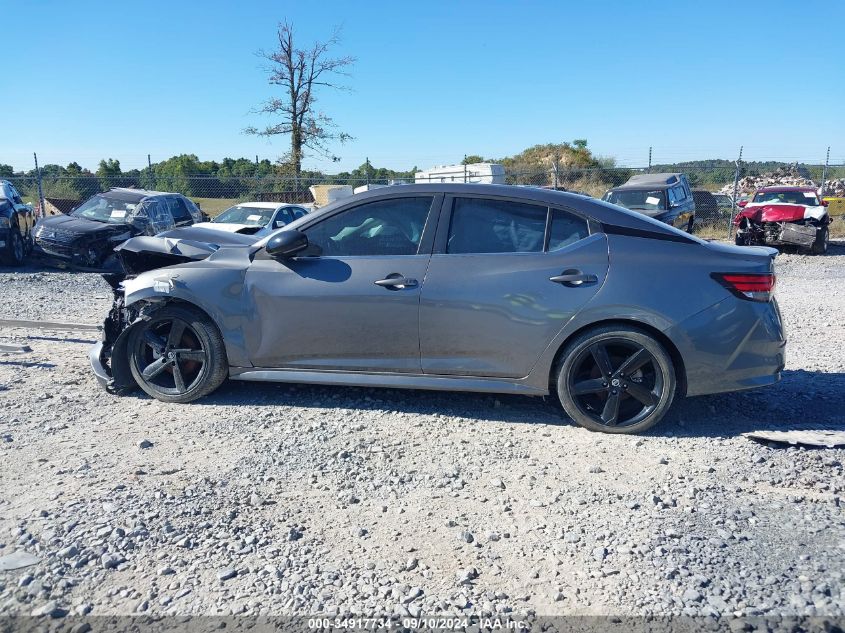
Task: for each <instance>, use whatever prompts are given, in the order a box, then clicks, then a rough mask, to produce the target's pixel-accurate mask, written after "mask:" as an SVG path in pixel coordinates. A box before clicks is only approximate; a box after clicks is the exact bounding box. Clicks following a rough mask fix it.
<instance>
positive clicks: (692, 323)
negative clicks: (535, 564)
mask: <svg viewBox="0 0 845 633" xmlns="http://www.w3.org/2000/svg"><path fill="white" fill-rule="evenodd" d="M776 254H777V251H776V250H775V249H771V248H763V247H757V248H739V247H736V246H733V245H725V244H718V243H709V242H705V241H703V240H700V239H698V238H696V237H694V236H692V235H688V234H687V233H684V232H682V231H679V230H677V229H675V228H673V227H670V226H667V225H665V224H663V223H661V222H657V221H655V220H652V219H651V218H648V217H646V216H644V215H642V214H639V213H634V212H631V211H628V210H626V209H623V208H621V207H618V206H615V205H611V204H607V203H604V202H601V201H599V200H595V199H592V198H587V197H584V196H580V195H577V194H571V193H564V192H558V191H547V190H543V189H539V188H521V187H513V186H507V185H484V184H451V183H443V184H419V185H416V184H415V185H401V186H392V187H384V188H380V189H376V190H373V191H369V192H365V193H361V194H357V195H355V196H353V197H347V198H343V199H341V200H338V201H336V202H334V203H331V204H329V205H327V206H326V207H324V208H322V209H321V210H320V211H317V212H315V213H311V214H308V215H306V216H304V217H302V218H300V219H299V220H295V221H294V222H292V223H291V224H289V225H287V226H286V227H284V228H283V229H280V230H278V231H275V232H273V233H272V234H270V235H269V236H267V237H264V238H261V239H258V240H254V239H253V236H246V235H240V234H238V233H224V232H222V231H214V230H211V229H204V228H194V227H190V228H187V229H177V230H176V231H172V232H169V234H164V235H160V236H156V237H146V236H143V237H136V238H133V239H131V240H128V241H127V242H126V243H124V244H123V245H121V246H120V247H119V248H118V249H117V256H118V257H119V258H120V259H121V261H122V262H123V265H124V268H125V269H126V273H127V274H126V277H125V279H120V278H119V276H115V277H112V278H111V280H110V281H111V283H112V287H113V288H114V290H115V301H114V305H113V307H112V310H111V312H110V314H109V316H108V318H107V319H106V321H105V324H104V332H103V340H102V341H101V342H99V343H97V344H96V345H95V346H94V347H93V348H92V349H91V351H90V354H89V359H90V362H91V366H92V368H93V370H94V373H95V375H96V376H97V379H98V380H99V381H100V382H101V383H102V384H103V385H104V386H105V387H106V388H107V389H109V390H110V391H112V392H113V393H126V392H129V391H131V390H134V389H137V388H140V389H142V390H143V391H144V392H146V393H147V394H149V395H150V396H152V397H154V398H157V399H158V400H161V401H163V402H172V403H186V402H191V401H193V400H196V399H198V398H201V397H203V396H206V395H208V394H210V393H212V392H213V391H214V390H215V389H217V388H218V387H219V386H220V385H221V384H222V383H223V382H224V381H225V380H226V379H227V378H231V379H233V380H247V381H271V382H295V383H315V384H334V385H357V386H369V387H393V388H410V389H435V390H451V391H478V392H488V393H489V392H494V393H496V392H504V393H518V394H524V395H535V396H545V395H547V394H549V393H550V392H554V393H556V394H557V395H558V396H559V397H560V400H561V402H562V404H563V407H564V410H565V411H566V414H567V415H568V416H569V417H571V418H572V419H573V420H574V421H575V422H577V423H578V424H580V425H581V426H583V427H585V428H587V429H590V430H593V431H602V432H608V433H637V432H640V431H643V430H645V429H647V428H649V427H651V426H652V425H654V424H656V423H657V422H659V421H660V420H661V419H662V418H663V417H664V416H665V414H666V412H667V411H668V409H669V407H670V406H671V404H672V401H673V400H674V398H675V396H676V395H678V396H680V395H683V394H686V395H701V394H708V393H719V392H724V391H736V390H741V389H749V388H753V387H760V386H764V385H770V384H773V383H775V382H777V381H778V380H779V378H780V373H781V371H782V369H783V366H784V346H785V344H786V343H785V340H784V337H783V329H782V326H781V319H780V314H779V311H778V307H777V303H776V302H775V300H774V297H773V292H774V286H775V275H774V256H775V255H776ZM669 290H671V291H669Z"/></svg>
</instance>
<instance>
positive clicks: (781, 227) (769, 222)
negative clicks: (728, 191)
mask: <svg viewBox="0 0 845 633" xmlns="http://www.w3.org/2000/svg"><path fill="white" fill-rule="evenodd" d="M827 204H828V203H827V202H826V201H824V200H819V196H818V194H817V193H816V190H815V189H813V188H812V187H786V186H783V187H763V188H761V189H758V190H757V191H756V192H755V193H754V196H753V197H752V198H751V200H749V201H743V202H740V203H739V206H740V207H742V210H741V211H740V212H739V213H737V214H736V217H734V220H733V223H734V227H735V228H736V237H735V241H736V244H737V245H738V246H774V247H783V246H793V247H798V248H799V249H802V250H805V251H808V252H810V253H812V254H814V255H821V254H823V253H826V252H827V247H828V244H829V242H830V229H829V228H828V227H829V225H830V223H831V222H832V221H833V220H832V218H831V217H830V213H828V210H827Z"/></svg>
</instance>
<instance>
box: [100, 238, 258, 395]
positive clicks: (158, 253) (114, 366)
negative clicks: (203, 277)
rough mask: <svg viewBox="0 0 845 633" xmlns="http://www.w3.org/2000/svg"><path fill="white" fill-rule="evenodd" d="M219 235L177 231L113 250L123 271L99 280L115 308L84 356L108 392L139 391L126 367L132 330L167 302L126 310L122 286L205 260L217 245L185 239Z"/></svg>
mask: <svg viewBox="0 0 845 633" xmlns="http://www.w3.org/2000/svg"><path fill="white" fill-rule="evenodd" d="M219 234H220V232H219V231H209V230H208V229H206V230H205V231H202V230H200V229H193V230H191V231H190V232H189V231H188V230H187V229H175V230H173V231H169V232H167V233H163V234H161V235H159V236H138V237H133V238H131V239H129V240H127V241H126V242H124V243H123V244H121V245H120V246H118V247H117V248H116V249H115V254H116V259H117V262H118V264H119V266H120V270H121V272H120V273H117V274H104V275H103V278H104V279H105V280H106V281H107V282H108V283H109V285H110V286H111V288H112V291H113V292H114V303H113V304H112V308H111V310H110V311H109V314H108V316H107V317H106V319H105V321H104V322H103V340H102V341H100V342H98V343H96V344H95V345H94V346H93V347H92V348H91V350H90V351H89V353H88V360H89V362H90V363H91V369H92V370H93V372H94V376H95V377H96V378H97V381H98V382H99V383H100V384H101V385H102V386H103V387H105V388H106V390H107V391H108V392H109V393H114V394H124V393H128V392H130V391H133V390H134V389H135V388H136V387H137V384H136V382H135V379H134V377H133V376H132V371H131V369H130V366H129V358H130V353H129V352H130V350H129V349H128V341H129V338H130V335H131V333H132V331H133V329H134V326H135V325H137V324H139V323H141V322H143V321H145V320H147V319H148V318H149V314H150V313H151V312H152V311H154V310H156V309H158V308H159V307H160V306H161V301H166V300H167V298H166V297H161V301H153V302H150V301H138V302H136V303H133V304H132V305H129V306H127V305H126V301H125V298H126V295H125V289H124V281H126V280H129V279H132V278H134V277H135V276H136V275H139V274H141V273H144V272H147V271H150V270H155V269H158V268H164V267H168V266H173V265H175V264H180V263H186V262H191V261H200V260H203V259H205V258H206V257H208V256H209V255H211V254H212V253H214V252H215V251H217V249H218V248H219V245H218V244H214V243H210V242H202V241H199V240H197V239H187V238H198V237H214V238H218V237H220V235H219ZM223 237H225V236H223ZM234 239H235V240H241V243H249V244H251V243H252V242H253V241H254V238H252V239H250V238H248V237H246V236H240V235H238V236H236V238H234ZM218 241H220V240H218ZM236 243H238V242H237V241H236Z"/></svg>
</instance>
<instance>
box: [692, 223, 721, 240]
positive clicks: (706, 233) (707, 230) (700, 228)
mask: <svg viewBox="0 0 845 633" xmlns="http://www.w3.org/2000/svg"><path fill="white" fill-rule="evenodd" d="M693 235H695V236H696V237H700V238H701V239H703V240H726V239H728V223H727V219H726V220H725V222H724V223H723V224H712V223H708V224H696V225H695V229H694V230H693Z"/></svg>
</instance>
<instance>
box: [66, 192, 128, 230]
mask: <svg viewBox="0 0 845 633" xmlns="http://www.w3.org/2000/svg"><path fill="white" fill-rule="evenodd" d="M139 202H140V200H135V199H132V200H120V199H118V198H114V197H112V196H104V195H102V194H98V195H96V196H94V197H93V198H89V199H88V200H86V201H85V202H84V203H83V204H82V206H80V207H79V208H78V209H76V210H75V211H74V212H73V213H71V215H72V216H73V217H76V218H85V219H86V220H94V221H95V222H108V223H109V224H127V223H129V222H131V221H132V219H133V218H134V216H135V209H136V208H137V207H138V203H139Z"/></svg>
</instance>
